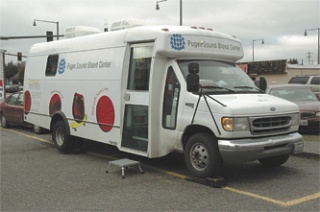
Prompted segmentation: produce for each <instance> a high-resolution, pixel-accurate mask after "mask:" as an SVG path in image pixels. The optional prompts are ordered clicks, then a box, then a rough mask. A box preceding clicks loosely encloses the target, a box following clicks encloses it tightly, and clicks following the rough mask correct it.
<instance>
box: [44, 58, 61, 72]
mask: <svg viewBox="0 0 320 212" xmlns="http://www.w3.org/2000/svg"><path fill="white" fill-rule="evenodd" d="M58 61H59V55H57V54H55V55H49V57H48V60H47V66H46V76H55V75H56V73H57V68H58Z"/></svg>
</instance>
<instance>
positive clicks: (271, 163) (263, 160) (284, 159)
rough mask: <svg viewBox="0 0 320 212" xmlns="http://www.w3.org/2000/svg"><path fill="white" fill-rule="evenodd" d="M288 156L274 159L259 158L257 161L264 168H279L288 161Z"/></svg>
mask: <svg viewBox="0 0 320 212" xmlns="http://www.w3.org/2000/svg"><path fill="white" fill-rule="evenodd" d="M289 156H290V155H280V156H275V157H270V158H261V159H259V162H260V163H261V164H263V165H266V166H274V167H275V166H281V165H282V164H284V163H285V162H287V160H288V159H289Z"/></svg>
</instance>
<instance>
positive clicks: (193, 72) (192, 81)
mask: <svg viewBox="0 0 320 212" xmlns="http://www.w3.org/2000/svg"><path fill="white" fill-rule="evenodd" d="M188 72H189V74H188V76H187V91H188V92H198V91H199V88H200V78H199V75H198V73H199V64H198V63H189V65H188Z"/></svg>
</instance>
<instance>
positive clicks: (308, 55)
mask: <svg viewBox="0 0 320 212" xmlns="http://www.w3.org/2000/svg"><path fill="white" fill-rule="evenodd" d="M311 55H312V52H307V58H308V65H310V62H311Z"/></svg>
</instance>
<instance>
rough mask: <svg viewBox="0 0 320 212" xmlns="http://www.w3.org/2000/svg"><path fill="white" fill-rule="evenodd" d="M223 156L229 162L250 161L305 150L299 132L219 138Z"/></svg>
mask: <svg viewBox="0 0 320 212" xmlns="http://www.w3.org/2000/svg"><path fill="white" fill-rule="evenodd" d="M218 144H219V150H220V154H221V157H222V158H223V160H224V161H228V162H233V163H234V162H241V163H242V162H249V161H254V160H258V159H261V158H267V157H273V156H278V155H287V154H298V153H301V152H303V147H304V142H303V137H302V136H301V135H300V134H299V133H291V134H287V135H279V136H272V137H265V138H257V139H237V140H218Z"/></svg>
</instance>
